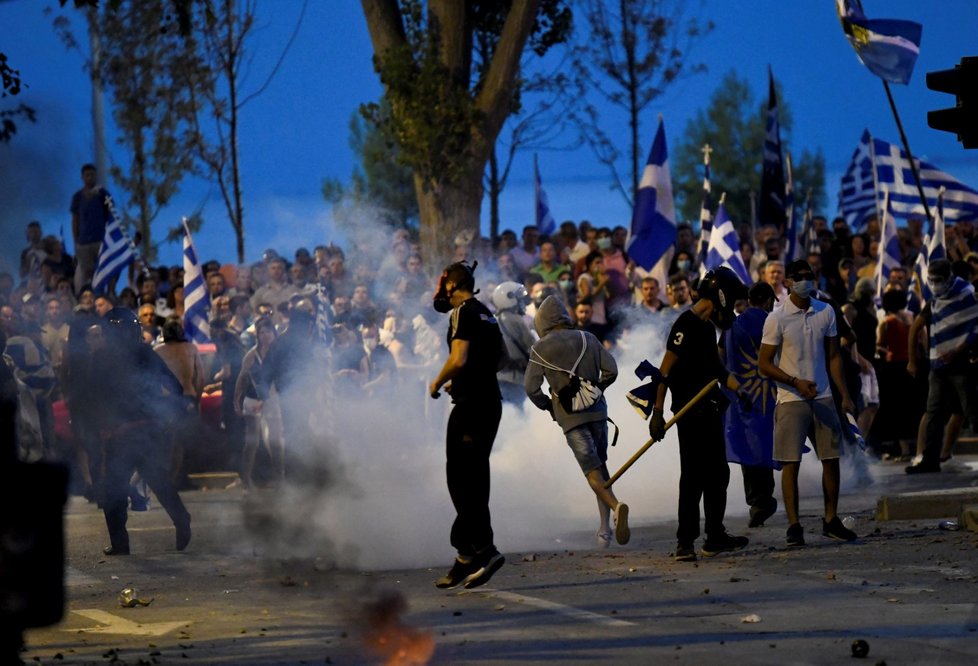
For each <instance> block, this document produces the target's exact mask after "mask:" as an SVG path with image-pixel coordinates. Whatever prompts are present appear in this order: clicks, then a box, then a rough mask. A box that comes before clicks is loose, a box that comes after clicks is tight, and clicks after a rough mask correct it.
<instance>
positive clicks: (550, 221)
mask: <svg viewBox="0 0 978 666" xmlns="http://www.w3.org/2000/svg"><path fill="white" fill-rule="evenodd" d="M533 198H534V202H535V205H534V208H535V210H536V222H537V230H538V231H539V232H540V235H541V236H547V237H548V238H549V237H551V236H553V235H554V234H555V233H557V222H556V221H554V216H553V215H551V214H550V202H549V201H548V200H547V193H546V192H544V191H543V183H542V182H541V181H540V165H539V164H538V163H537V156H536V155H534V156H533Z"/></svg>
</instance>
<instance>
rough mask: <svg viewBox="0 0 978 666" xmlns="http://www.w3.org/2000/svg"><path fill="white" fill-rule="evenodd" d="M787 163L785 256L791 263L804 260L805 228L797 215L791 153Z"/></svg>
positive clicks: (788, 155)
mask: <svg viewBox="0 0 978 666" xmlns="http://www.w3.org/2000/svg"><path fill="white" fill-rule="evenodd" d="M786 158H787V159H786V161H785V163H786V164H787V166H788V182H787V183H786V184H785V187H784V213H785V219H786V223H785V229H786V230H787V236H788V248H787V250H786V254H785V261H788V262H791V261H794V260H795V259H798V258H804V256H805V255H804V252H805V238H804V234H805V228H804V223H805V222H804V220H799V219H798V216H797V215H796V214H795V179H794V175H793V173H792V171H791V153H788V154H787V156H786Z"/></svg>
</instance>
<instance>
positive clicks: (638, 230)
mask: <svg viewBox="0 0 978 666" xmlns="http://www.w3.org/2000/svg"><path fill="white" fill-rule="evenodd" d="M675 240H676V211H675V206H674V204H673V200H672V178H671V177H670V175H669V153H668V151H667V149H666V130H665V126H664V125H663V122H662V118H661V117H660V118H659V129H658V130H657V131H656V133H655V140H654V141H653V142H652V150H650V151H649V159H648V162H647V163H646V164H645V171H643V172H642V180H641V182H640V183H639V186H638V192H636V193H635V208H634V210H633V211H632V228H631V233H630V234H629V239H628V247H627V250H628V256H629V257H631V258H632V259H633V260H634V261H635V264H636V265H638V266H641V267H642V268H643V269H645V270H646V271H651V270H652V269H653V268H654V267H655V265H656V264H657V263H659V261H660V260H662V259H663V258H666V261H669V259H671V257H667V256H666V255H667V254H671V250H672V249H673V244H674V243H675Z"/></svg>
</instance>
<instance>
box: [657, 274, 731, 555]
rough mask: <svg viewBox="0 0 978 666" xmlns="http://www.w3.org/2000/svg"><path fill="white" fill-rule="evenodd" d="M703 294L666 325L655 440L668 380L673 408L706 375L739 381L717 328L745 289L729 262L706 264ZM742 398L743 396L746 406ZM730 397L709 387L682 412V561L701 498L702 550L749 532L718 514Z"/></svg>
mask: <svg viewBox="0 0 978 666" xmlns="http://www.w3.org/2000/svg"><path fill="white" fill-rule="evenodd" d="M699 296H700V299H699V300H698V301H696V303H694V304H693V306H692V307H691V308H690V309H688V310H686V311H684V312H683V313H682V314H680V315H679V318H678V319H677V320H676V322H675V323H674V324H673V325H672V329H671V330H670V332H669V340H668V342H667V343H666V354H665V357H664V358H663V359H662V366H661V368H660V371H661V373H662V378H663V381H662V383H661V384H660V385H659V390H658V394H657V395H656V399H655V406H654V408H653V410H652V418H651V419H650V421H649V434H650V435H651V436H652V439H654V440H655V441H659V440H661V439H662V438H663V437H664V436H665V419H664V418H663V415H662V408H663V405H664V404H665V400H666V388H667V387H668V388H669V390H670V391H672V399H673V402H672V410H673V412H677V411H679V409H681V408H682V407H683V406H684V405H686V404H687V403H688V402H689V401H690V400H692V398H693V397H694V396H695V395H696V394H697V393H699V392H700V390H701V389H703V387H704V386H706V384H707V383H709V382H722V383H724V384H725V385H726V386H727V388H729V389H730V390H731V391H738V392H739V390H740V383H739V382H738V381H737V379H736V377H734V376H733V375H732V374H730V373H729V372H728V371H727V369H726V368H725V367H724V366H723V363H722V362H721V361H720V353H719V349H718V347H717V332H716V329H717V328H720V329H722V330H726V329H728V328H730V326H731V325H732V324H733V320H734V317H735V314H734V309H733V308H734V302H735V301H736V300H738V299H742V298H744V297H745V296H746V289H745V288H744V285H743V283H742V282H741V281H740V278H738V277H737V275H736V273H734V272H733V271H732V270H730V269H729V268H725V267H720V268H717V269H715V270H713V271H710V272H709V273H707V274H706V276H704V277H703V279H702V280H701V281H700V284H699ZM746 402H747V401H746V400H741V403H743V404H744V406H745V408H746ZM726 406H727V400H726V398H725V397H724V396H723V394H722V393H721V392H720V390H719V388H717V387H714V389H713V391H711V392H710V393H709V394H707V396H706V397H704V398H703V399H701V400H700V401H699V403H697V404H696V406H695V407H693V408H692V409H691V410H690V411H689V412H687V413H686V415H685V416H684V417H683V418H682V419H680V420H679V422H678V427H679V465H680V477H679V528H678V529H677V530H676V539H677V541H678V544H677V546H676V554H675V558H676V560H677V561H679V562H692V561H695V560H696V551H695V550H694V549H693V543H694V541H695V540H696V538H697V537H698V536H699V534H700V498H701V497H702V498H703V513H704V514H705V516H706V525H705V531H706V542H705V543H704V544H703V549H702V551H701V552H702V554H703V555H704V556H705V557H712V556H714V555H717V554H719V553H722V552H726V551H733V550H740V549H741V548H744V547H745V546H746V545H747V543H748V540H747V537H742V536H733V535H731V534H728V533H727V530H726V528H725V527H724V525H723V514H724V512H725V511H726V508H727V483H728V482H729V480H730V469H729V467H727V453H726V446H725V443H724V438H723V411H724V410H725V409H726Z"/></svg>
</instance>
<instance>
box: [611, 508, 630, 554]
mask: <svg viewBox="0 0 978 666" xmlns="http://www.w3.org/2000/svg"><path fill="white" fill-rule="evenodd" d="M631 537H632V532H631V530H629V529H628V505H627V504H625V503H624V502H619V503H618V506H616V507H615V541H617V542H618V543H620V544H621V545H622V546H624V545H625V544H626V543H628V540H629V539H631Z"/></svg>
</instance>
